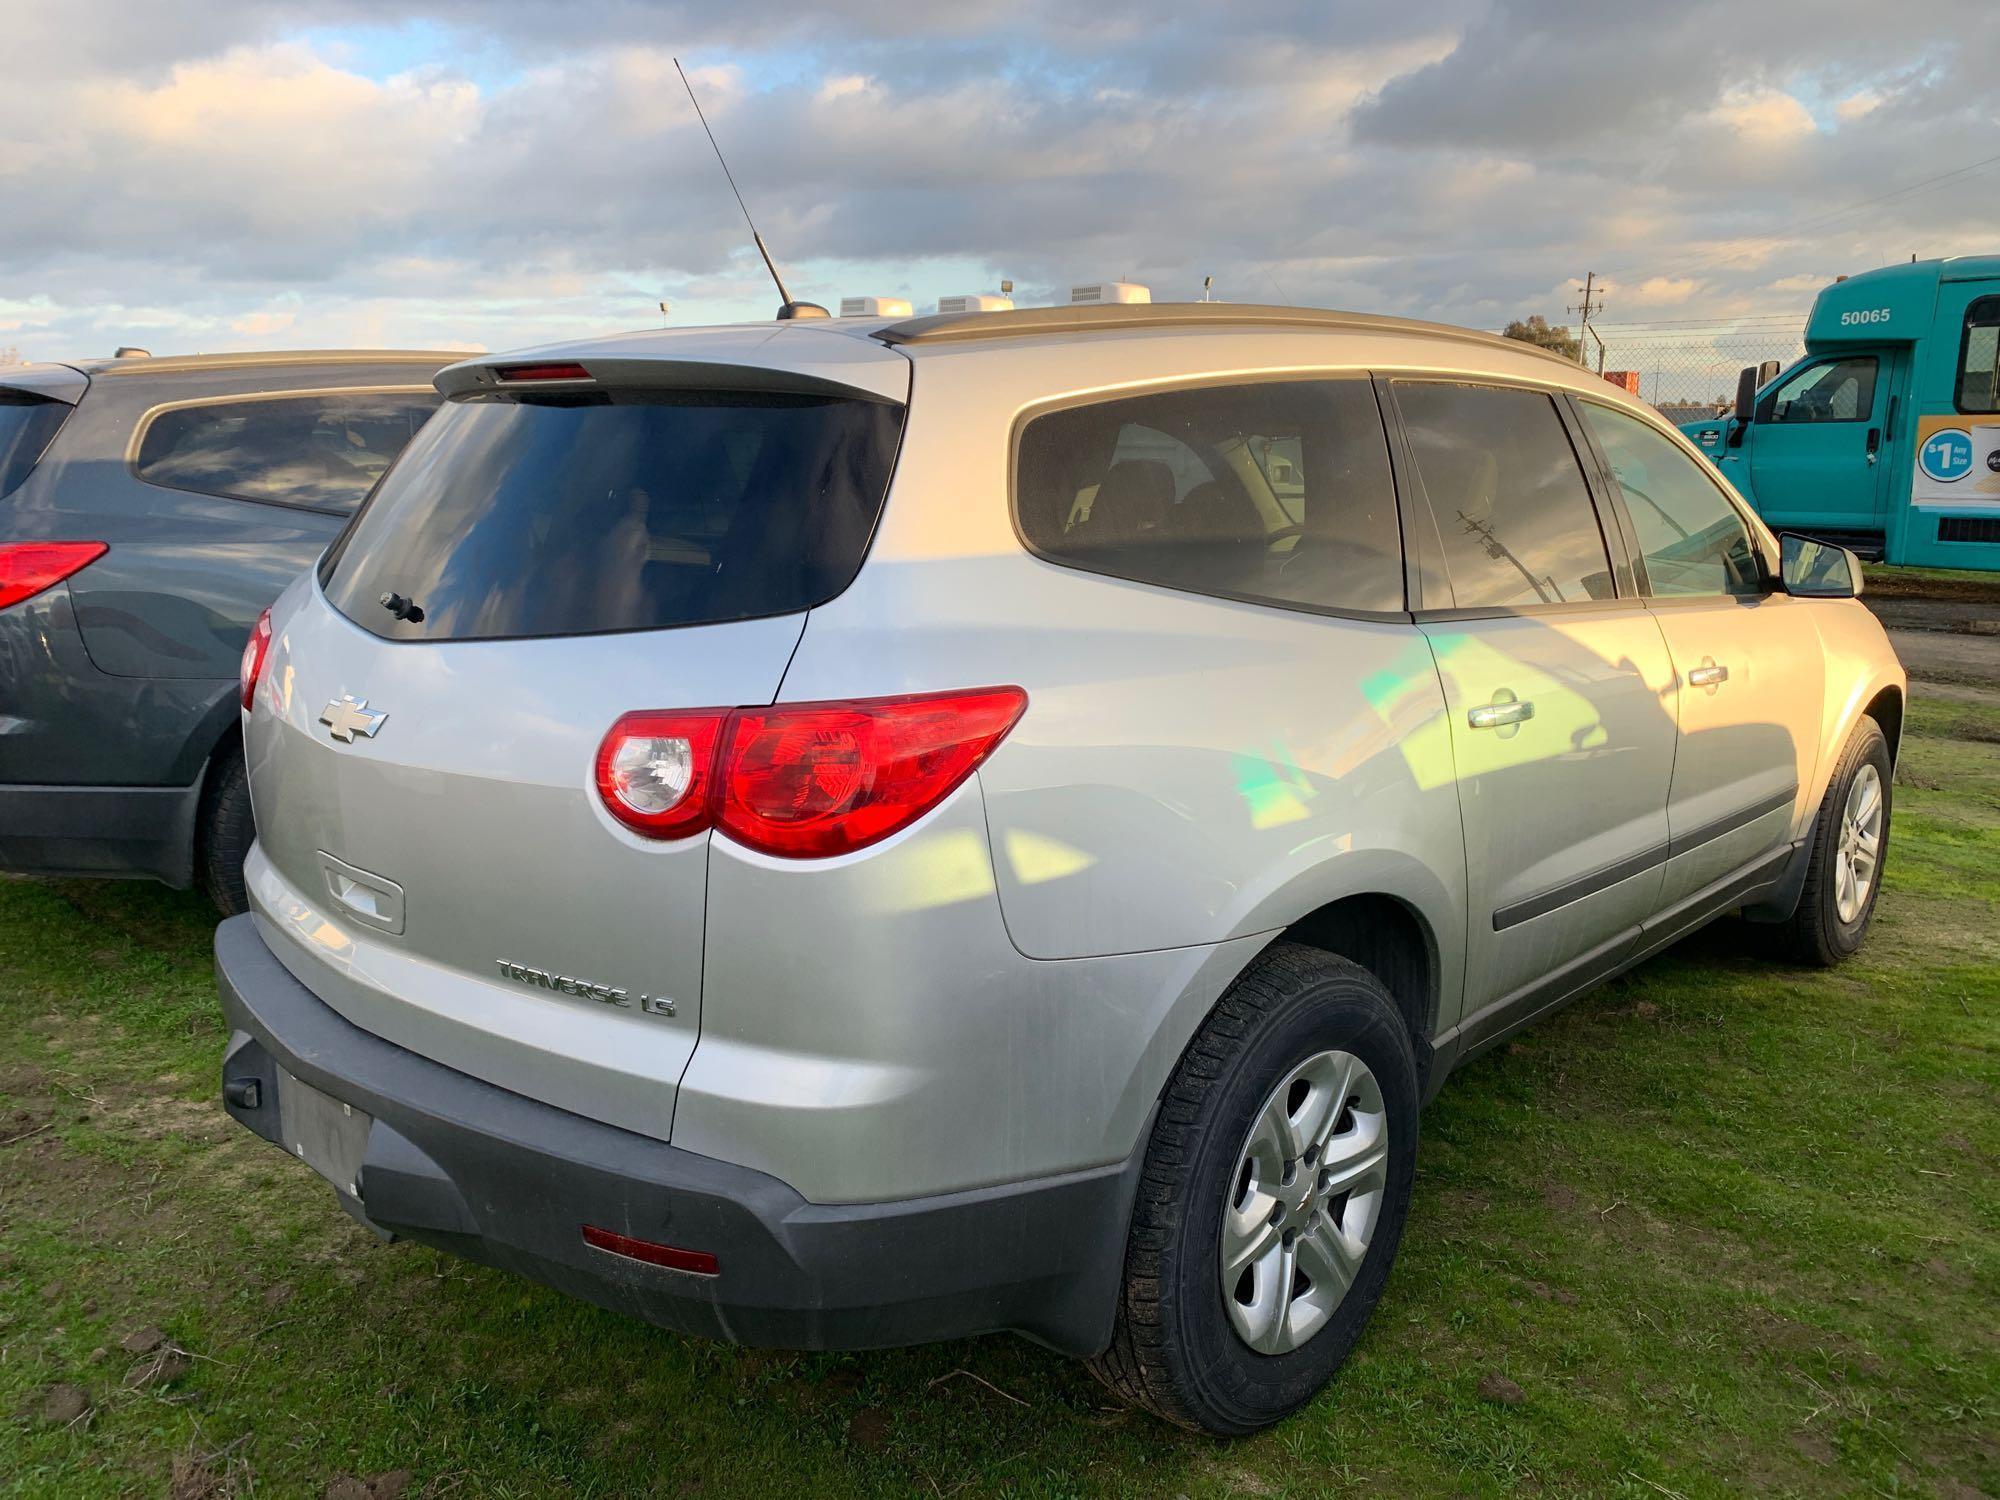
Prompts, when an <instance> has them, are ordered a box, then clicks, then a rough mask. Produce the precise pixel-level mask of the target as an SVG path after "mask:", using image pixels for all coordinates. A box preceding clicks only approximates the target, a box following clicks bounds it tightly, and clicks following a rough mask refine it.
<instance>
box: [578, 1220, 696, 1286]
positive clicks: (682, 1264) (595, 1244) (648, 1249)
mask: <svg viewBox="0 0 2000 1500" xmlns="http://www.w3.org/2000/svg"><path fill="white" fill-rule="evenodd" d="M583 1242H584V1243H585V1244H586V1245H589V1246H591V1247H592V1248H593V1249H597V1250H604V1251H608V1252H609V1253H610V1254H612V1255H622V1256H624V1257H625V1258H626V1259H627V1260H643V1261H644V1262H645V1263H646V1264H647V1265H649V1266H665V1267H666V1268H667V1269H668V1270H670V1271H692V1272H693V1273H694V1274H695V1275H697V1276H720V1275H721V1274H722V1262H721V1261H719V1260H717V1259H716V1258H715V1257H714V1256H713V1255H710V1254H709V1253H708V1252H707V1251H706V1250H683V1249H682V1248H681V1247H680V1246H679V1245H661V1244H658V1243H656V1242H654V1241H652V1240H639V1239H634V1238H633V1237H632V1236H631V1235H629V1234H620V1233H618V1232H617V1231H616V1230H614V1229H599V1228H598V1227H597V1226H596V1225H595V1224H586V1225H584V1226H583Z"/></svg>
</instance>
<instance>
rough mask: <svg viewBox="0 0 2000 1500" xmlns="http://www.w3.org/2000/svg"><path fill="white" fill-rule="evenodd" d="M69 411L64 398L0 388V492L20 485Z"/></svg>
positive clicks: (8, 490)
mask: <svg viewBox="0 0 2000 1500" xmlns="http://www.w3.org/2000/svg"><path fill="white" fill-rule="evenodd" d="M69 414H70V406H69V403H68V402H66V401H55V400H51V399H50V398H49V397H47V396H38V395H36V394H35V393H34V392H33V391H0V496H5V495H10V494H12V493H13V492H14V491H15V490H16V489H18V488H19V487H20V484H21V481H22V480H24V479H26V478H27V477H28V475H29V474H30V473H31V472H32V471H33V469H34V467H35V465H36V464H37V463H38V462H39V461H40V460H41V456H42V454H43V453H44V452H46V451H47V449H48V446H49V444H50V443H51V442H53V441H54V440H55V435H56V429H57V428H59V427H61V426H62V424H63V422H64V420H65V419H66V418H67V417H68V416H69Z"/></svg>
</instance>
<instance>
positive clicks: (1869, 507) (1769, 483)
mask: <svg viewBox="0 0 2000 1500" xmlns="http://www.w3.org/2000/svg"><path fill="white" fill-rule="evenodd" d="M1898 359H1899V355H1898V352H1897V351H1895V350H1893V349H1886V348H1885V349H1876V350H1862V351H1855V352H1845V353H1840V354H1834V355H1825V356H1819V357H1815V358H1809V359H1806V360H1804V361H1802V362H1801V363H1800V364H1798V365H1796V366H1794V367H1793V368H1792V369H1791V370H1790V371H1788V372H1787V373H1786V374H1784V375H1783V376H1780V377H1779V379H1778V381H1777V383H1776V384H1775V385H1773V386H1772V387H1771V388H1770V389H1768V390H1766V391H1765V392H1764V395H1763V397H1762V398H1761V399H1760V400H1759V401H1758V403H1757V411H1756V415H1755V420H1754V421H1753V422H1752V424H1751V429H1750V431H1749V432H1748V433H1747V434H1746V435H1745V438H1746V441H1745V446H1746V448H1747V449H1748V463H1749V468H1750V489H1751V492H1752V493H1754V494H1755V495H1756V497H1757V509H1758V510H1759V511H1761V512H1762V513H1763V516H1764V519H1765V520H1766V521H1767V522H1769V523H1770V524H1771V525H1773V526H1786V527H1793V528H1797V529H1800V530H1807V531H1823V532H1839V533H1851V532H1873V533H1877V534H1879V533H1880V532H1881V531H1882V530H1883V521H1884V518H1885V516H1886V514H1887V512H1886V509H1885V507H1884V504H1883V501H1884V499H1885V489H1884V486H1883V484H1882V474H1883V454H1882V445H1883V440H1884V427H1885V425H1886V423H1887V418H1888V415H1889V411H1888V408H1889V404H1890V400H1891V396H1892V386H1893V385H1894V383H1895V376H1896V371H1897V368H1898ZM1905 404H1906V403H1905Z"/></svg>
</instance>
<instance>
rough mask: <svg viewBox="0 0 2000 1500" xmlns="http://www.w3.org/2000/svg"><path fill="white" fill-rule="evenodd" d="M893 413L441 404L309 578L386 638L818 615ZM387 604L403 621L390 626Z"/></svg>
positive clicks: (790, 400)
mask: <svg viewBox="0 0 2000 1500" xmlns="http://www.w3.org/2000/svg"><path fill="white" fill-rule="evenodd" d="M902 421H903V409H902V408H901V407H899V406H891V405H886V404H883V403H880V402H874V401H863V400H855V399H849V398H844V397H838V396H819V395H786V394H774V393H768V392H755V393H750V392H689V391H600V392H591V393H588V394H575V395H553V394H550V395H525V394H524V395H520V396H512V397H490V396H477V397H471V398H467V399H463V400H457V401H451V402H447V403H446V404H445V406H444V408H443V409H442V410H441V411H440V412H439V413H438V415H437V416H436V417H434V418H433V419H432V420H431V422H430V424H429V425H428V426H426V427H425V428H424V429H423V431H422V432H421V433H419V434H418V436H417V438H416V440H415V441H414V442H412V443H411V444H410V446H409V448H408V449H407V450H406V451H405V452H404V454H403V456H402V458H401V459H400V460H399V461H398V462H397V464H396V466H395V467H394V468H393V469H392V470H390V472H389V475H388V477H387V478H385V479H384V480H383V482H382V486H381V488H380V489H379V490H377V491H376V493H375V495H374V496H373V497H372V498H371V499H370V500H369V501H368V503H367V504H366V505H365V506H363V507H362V510H361V513H360V514H359V515H358V516H356V517H355V519H354V522H353V524H352V525H351V526H350V527H349V528H348V530H347V531H346V533H345V534H344V535H343V536H342V537H341V539H340V540H339V541H338V542H337V543H335V545H334V546H333V548H332V549H330V550H329V551H328V553H327V555H326V558H325V560H324V561H323V562H322V563H321V564H320V581H321V583H322V585H323V586H324V587H325V589H326V593H327V597H328V598H329V599H330V600H332V602H333V604H334V607H335V608H337V609H338V610H340V612H341V613H342V614H344V615H346V616H347V617H348V618H349V619H350V620H353V621H354V622H355V623H356V624H358V625H361V626H363V627H364V628H366V629H368V630H371V631H373V632H374V633H375V634H377V635H380V636H385V637H387V638H388V639H390V640H433V641H435V640H488V639H493V638H496V637H504V636H557V635H583V634H588V633H591V632H596V631H609V630H644V629H655V628H659V627H662V626H668V625H704V624H716V623H719V622H722V621H726V620H746V619H754V618H757V617H759V616H764V615H776V614H788V613H791V612H792V611H795V610H802V609H810V608H811V607H812V606H814V605H816V604H823V603H825V602H826V601H827V600H828V599H831V598H832V597H833V596H834V595H836V594H838V593H839V592H840V591H841V590H843V589H844V588H846V587H847V585H848V584H849V583H851V582H852V581H853V579H854V575H855V573H856V572H858V571H859V570H860V567H861V559H862V555H863V553H865V552H866V551H867V548H868V541H869V538H870V536H871V535H872V534H873V532H874V529H875V521H876V518H877V516H878V515H879V514H880V512H881V509H882V500H883V496H884V495H885V494H886V493H887V490H888V485H889V472H890V469H891V467H892V466H893V464H894V462H895V455H896V444H897V441H898V439H899V437H900V436H901V431H902ZM385 594H395V595H400V596H402V597H403V598H405V599H407V600H409V601H410V604H411V605H412V606H414V609H415V610H416V611H421V617H420V618H419V617H418V616H417V615H416V614H414V613H412V614H410V615H409V616H408V617H407V618H399V617H398V616H397V615H395V614H393V613H391V612H390V610H389V609H388V608H385V607H384V606H383V604H382V602H381V600H382V597H383V596H384V595H385Z"/></svg>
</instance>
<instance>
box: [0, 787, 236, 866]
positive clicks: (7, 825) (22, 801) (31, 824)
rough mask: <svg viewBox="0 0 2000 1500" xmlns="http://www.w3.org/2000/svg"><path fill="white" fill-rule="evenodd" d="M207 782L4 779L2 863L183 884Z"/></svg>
mask: <svg viewBox="0 0 2000 1500" xmlns="http://www.w3.org/2000/svg"><path fill="white" fill-rule="evenodd" d="M200 805H201V783H200V782H199V781H197V782H196V783H195V784H194V785H192V786H185V787H149V786H18V785H16V786H0V870H7V871H11V872H12V873H14V874H17V875H97V876H102V875H108V876H114V877H115V876H131V877H136V878H139V879H153V880H163V881H165V882H166V883H167V884H168V885H171V886H174V887H176V888H177V889H185V888H186V887H187V885H188V884H189V882H190V880H191V878H192V876H193V870H194V822H195V813H196V810H197V809H198V808H199V807H200Z"/></svg>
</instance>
